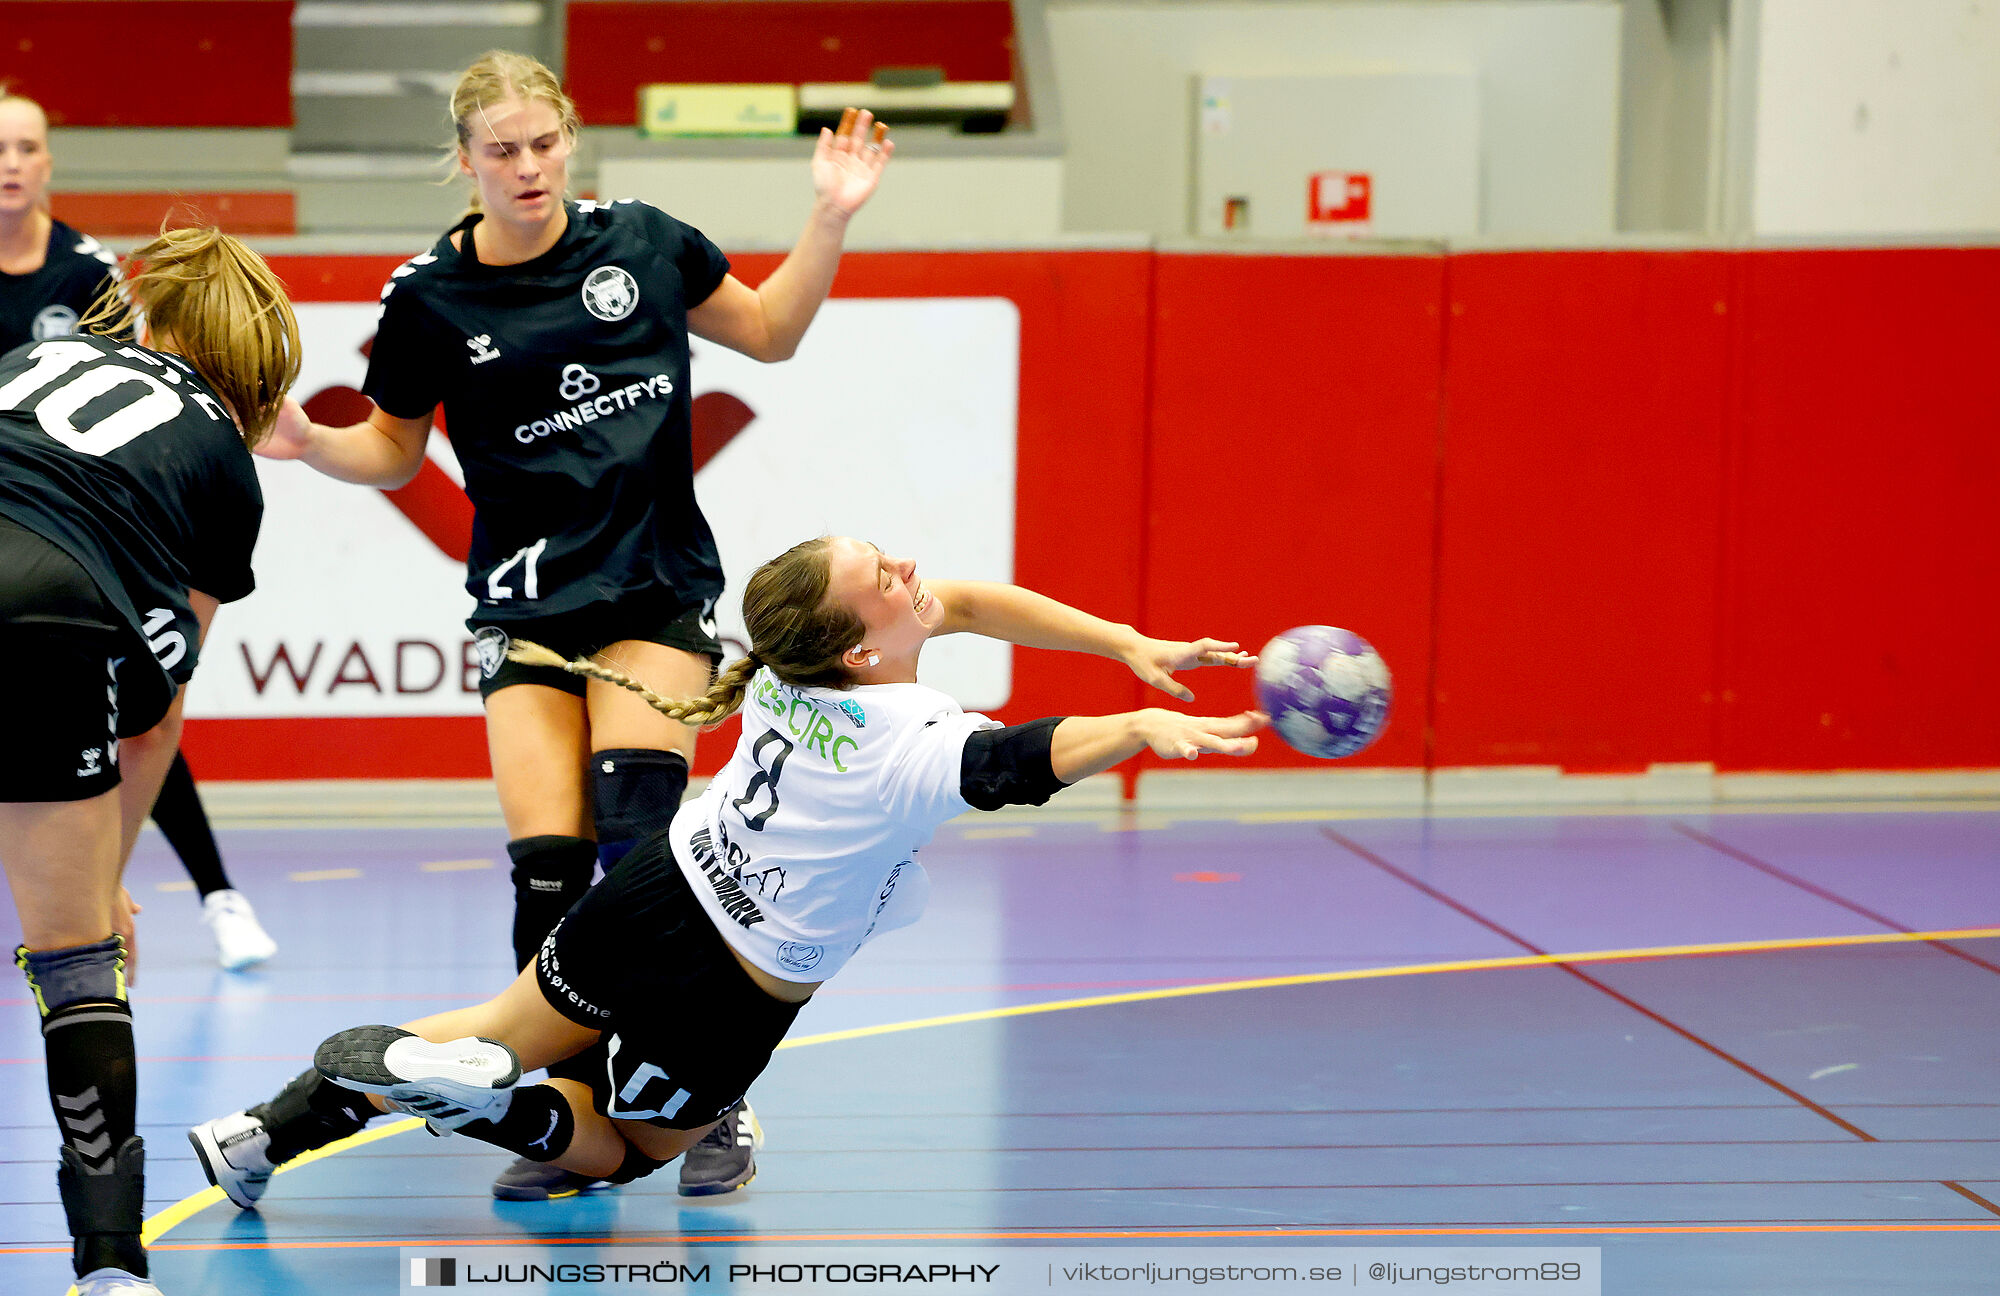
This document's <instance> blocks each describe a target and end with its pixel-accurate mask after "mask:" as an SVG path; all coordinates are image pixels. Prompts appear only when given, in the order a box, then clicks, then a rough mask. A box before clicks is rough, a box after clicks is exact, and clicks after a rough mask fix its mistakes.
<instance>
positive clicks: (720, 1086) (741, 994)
mask: <svg viewBox="0 0 2000 1296" xmlns="http://www.w3.org/2000/svg"><path fill="white" fill-rule="evenodd" d="M671 851H672V848H671V847H670V846H669V845H668V842H667V834H666V833H665V832H664V831H662V832H658V833H655V834H653V836H651V837H649V838H647V839H646V840H645V841H644V842H643V843H641V844H640V845H639V846H638V847H637V848H636V849H634V850H633V851H632V853H631V854H629V855H627V856H626V857H625V858H624V859H623V860H621V861H619V863H618V865H617V867H615V868H613V869H612V870H611V872H610V873H609V874H608V875H607V876H606V877H605V879H604V880H603V881H602V882H599V883H598V884H597V885H596V886H595V887H592V888H591V889H590V891H589V893H587V894H586V895H585V896H584V897H583V899H581V900H579V901H577V902H576V906H575V907H574V908H572V909H571V910H570V911H569V913H568V914H567V915H566V916H565V917H564V918H563V920H562V921H561V922H560V923H558V924H556V929H555V930H554V931H552V932H550V933H549V937H548V939H547V940H545V941H543V942H542V949H541V953H540V954H539V955H538V956H537V957H536V959H535V971H536V979H537V980H538V981H539V982H540V983H541V987H542V995H543V997H544V998H546V999H547V1000H548V1001H549V1004H550V1006H552V1007H553V1008H554V1009H555V1010H556V1011H557V1012H559V1013H561V1014H562V1015H563V1016H565V1017H567V1018H569V1019H570V1020H571V1021H573V1022H576V1023H577V1024H579V1025H582V1026H588V1027H591V1028H592V1029H593V1030H601V1031H603V1032H604V1034H605V1043H606V1044H607V1045H608V1046H609V1048H610V1052H611V1061H610V1065H609V1067H608V1068H607V1073H606V1074H605V1075H604V1076H602V1077H600V1078H599V1079H597V1080H596V1081H595V1082H594V1083H593V1088H594V1089H595V1090H596V1091H597V1096H598V1105H599V1106H600V1108H601V1109H602V1110H603V1111H604V1113H605V1114H606V1115H607V1116H613V1117H617V1118H619V1119H621V1120H643V1121H645V1122H647V1123H648V1124H651V1125H660V1126H664V1127H665V1128H667V1129H700V1128H701V1127H702V1126H704V1125H708V1124H712V1123H713V1122H714V1121H716V1120H717V1119H719V1118H720V1117H721V1116H722V1114H723V1113H724V1112H727V1111H728V1110H729V1109H730V1108H731V1107H733V1106H735V1105H736V1103H737V1101H738V1100H739V1099H741V1098H742V1097H743V1095H744V1093H745V1092H747V1091H748V1090H749V1088H750V1082H751V1081H752V1080H755V1079H756V1078H757V1077H758V1076H759V1075H761V1074H763V1071H764V1068H765V1067H766V1066H768V1065H769V1064H770V1061H771V1052H772V1050H774V1049H776V1048H777V1047H778V1044H779V1041H781V1040H783V1039H784V1038H785V1032H786V1031H788V1030H790V1029H791V1028H792V1022H793V1020H794V1019H795V1018H797V1017H798V1015H799V1009H800V1008H802V1007H804V1006H805V1005H803V1004H795V1003H785V1002H784V1001H782V1000H779V999H773V998H772V997H771V996H770V995H768V994H766V993H764V991H763V990H762V989H760V988H759V987H758V985H757V983H756V982H755V981H752V980H751V979H750V977H749V975H748V974H747V973H745V972H744V971H743V968H742V965H740V964H739V963H737V961H736V958H735V956H734V955H732V954H731V953H730V952H729V947H728V946H727V945H725V944H724V943H723V940H722V937H721V935H720V934H718V933H717V932H716V930H715V924H714V922H712V921H711V920H710V919H709V916H708V914H707V913H706V912H705V911H704V910H703V909H702V907H701V901H699V900H697V899H696V898H695V894H694V892H693V890H691V889H690V888H689V887H688V884H687V879H686V878H685V877H683V876H682V875H681V869H680V865H678V864H676V863H675V862H674V858H673V855H672V853H671Z"/></svg>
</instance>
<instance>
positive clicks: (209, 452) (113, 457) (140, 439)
mask: <svg viewBox="0 0 2000 1296" xmlns="http://www.w3.org/2000/svg"><path fill="white" fill-rule="evenodd" d="M0 514H5V515H6V516H7V517H8V518H10V519H12V520H13V521H14V522H16V523H18V524H19V525H21V526H24V527H26V528H27V529H28V530H30V531H33V532H34V533H36V534H37V535H39V536H41V537H42V538H43V539H45V540H47V541H49V542H50V543H51V544H54V545H56V546H57V547H58V548H60V549H62V550H63V551H64V552H66V553H68V554H69V556H70V557H72V558H74V559H76V561H77V562H78V563H80V564H81V565H82V566H83V568H84V570H85V571H87V572H89V573H90V578H91V580H93V581H95V582H96V584H97V587H98V589H99V590H100V591H102V592H103V594H104V597H105V598H106V600H108V601H109V602H110V603H111V604H112V606H114V607H116V608H117V609H118V611H119V612H120V613H121V614H122V615H123V617H124V619H125V621H126V622H127V624H129V625H130V626H131V628H132V630H133V631H134V632H135V633H137V634H138V635H139V637H140V638H141V639H142V640H144V641H145V642H146V643H148V644H149V645H150V646H151V648H152V653H153V657H154V659H155V660H157V661H158V663H159V666H160V667H161V669H163V670H164V671H165V672H166V673H167V675H168V676H169V677H170V678H171V679H172V680H173V681H174V683H176V684H184V683H186V682H187V679H188V676H190V675H192V674H193V673H194V666H195V658H196V656H197V654H198V652H199V649H200V645H201V636H200V633H199V627H198V625H197V623H196V621H195V617H194V613H193V611H192V609H190V607H189V606H188V591H189V590H190V589H197V590H200V591H201V592H202V593H204V594H209V595H213V596H214V597H215V598H216V599H218V600H220V601H221V602H224V603H229V602H233V601H234V600H236V599H240V598H242V597H243V596H244V595H246V594H248V593H250V591H251V590H252V589H254V588H255V587H256V581H255V579H254V578H253V577H252V575H251V572H250V551H251V549H252V548H253V547H254V546H255V545H256V543H257V528H258V526H259V525H260V524H261V523H262V521H263V518H264V495H263V492H262V491H261V490H259V489H258V486H257V470H256V468H255V466H254V465H253V464H252V462H251V458H250V452H249V451H248V450H247V449H245V448H244V446H243V438H242V437H241V436H240V435H239V434H238V433H237V430H236V424H235V423H234V422H232V421H231V419H230V417H229V411H228V409H227V408H226V407H225V406H224V405H223V404H222V402H221V401H220V400H218V399H217V398H216V396H215V392H214V390H213V389H211V388H210V387H209V385H208V384H207V383H206V382H204V381H202V379H201V377H200V376H199V375H198V374H196V373H195V371H194V368H193V367H192V366H191V365H189V364H188V363H187V362H186V361H185V360H183V359H181V358H180V357H179V356H177V355H169V354H166V353H163V352H158V351H149V350H147V349H146V348H144V347H141V346H135V345H132V344H130V343H121V342H117V341H113V340H111V339H108V338H103V337H98V336H96V335H94V334H80V335H78V336H75V337H67V338H58V339H55V340H52V341H48V342H35V343H31V344H29V345H27V346H24V347H17V348H16V349H14V350H13V351H10V352H8V353H7V354H6V355H5V356H0ZM130 668H131V667H130V664H129V663H128V665H127V667H126V669H130Z"/></svg>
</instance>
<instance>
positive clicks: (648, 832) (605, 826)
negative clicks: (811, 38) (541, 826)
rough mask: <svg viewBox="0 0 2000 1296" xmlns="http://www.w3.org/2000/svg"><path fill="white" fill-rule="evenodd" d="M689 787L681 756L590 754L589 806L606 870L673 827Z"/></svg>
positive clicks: (633, 750) (624, 751)
mask: <svg viewBox="0 0 2000 1296" xmlns="http://www.w3.org/2000/svg"><path fill="white" fill-rule="evenodd" d="M687 785H688V763H687V757H685V756H683V755H681V754H680V753H679V752H676V751H657V750H655V749H653V748H650V747H619V748H615V749H613V750H611V751H601V752H593V753H592V754H591V757H590V804H591V806H592V812H591V813H592V815H593V817H594V820H595V822H596V825H597V843H598V845H597V855H598V858H599V859H600V860H601V861H603V864H604V867H605V868H607V869H608V868H610V867H611V866H612V865H613V864H616V863H617V862H618V861H619V860H621V859H623V858H624V857H625V854H626V852H628V851H630V850H631V849H632V847H633V846H635V845H637V844H638V843H639V842H641V841H644V840H645V839H646V838H648V837H650V836H652V835H653V834H654V833H656V832H658V831H660V829H662V828H664V827H666V826H667V825H668V824H670V823H672V822H673V819H674V811H676V810H678V809H680V805H681V796H682V794H683V793H685V792H686V791H687Z"/></svg>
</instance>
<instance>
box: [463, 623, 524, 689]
mask: <svg viewBox="0 0 2000 1296" xmlns="http://www.w3.org/2000/svg"><path fill="white" fill-rule="evenodd" d="M513 646H514V645H513V641H512V640H511V639H509V638H508V637H507V632H506V631H505V630H502V629H501V628H500V627H499V626H481V627H479V629H478V630H476V631H474V632H473V635H472V650H473V651H474V652H476V653H478V654H479V671H480V673H481V674H482V675H484V676H486V678H487V679H492V678H493V677H494V676H495V675H497V674H499V673H500V663H501V662H503V661H506V660H507V650H508V649H509V648H511V647H513Z"/></svg>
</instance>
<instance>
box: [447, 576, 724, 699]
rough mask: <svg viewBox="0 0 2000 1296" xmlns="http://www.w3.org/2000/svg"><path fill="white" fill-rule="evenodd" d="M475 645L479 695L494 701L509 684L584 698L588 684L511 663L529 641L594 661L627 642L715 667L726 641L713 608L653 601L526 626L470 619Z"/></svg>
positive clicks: (530, 621)
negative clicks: (513, 649)
mask: <svg viewBox="0 0 2000 1296" xmlns="http://www.w3.org/2000/svg"><path fill="white" fill-rule="evenodd" d="M465 625H466V628H467V629H468V630H470V631H472V642H473V646H474V647H475V648H476V649H477V650H478V653H479V696H480V697H482V698H489V697H492V696H493V694H494V693H495V692H497V691H499V690H500V689H503V688H506V687H507V686H508V685H509V684H542V685H546V686H547V687H549V688H553V689H561V690H562V691H563V692H565V693H570V694H574V695H575V696H577V697H582V696H583V693H584V688H585V685H586V684H587V683H588V681H586V680H585V679H584V677H583V676H581V675H572V674H571V673H570V672H568V671H565V670H557V669H556V668H555V667H553V666H523V665H522V664H521V663H519V662H514V661H508V660H507V647H508V645H509V644H510V643H511V642H512V641H513V640H515V639H527V640H530V641H532V642H534V643H538V644H540V645H541V646H542V647H544V648H550V649H553V650H554V651H556V652H559V653H561V654H562V655H563V656H565V657H588V656H589V655H590V654H592V653H594V652H598V651H601V650H602V649H604V648H607V647H609V646H610V645H612V644H615V643H618V642H619V641H620V640H624V639H636V640H638V641H639V642H640V643H656V644H664V645H666V646H667V647H669V648H679V649H680V650H681V651H683V652H691V653H694V654H695V655H696V656H705V657H707V658H708V659H709V662H710V663H711V664H714V663H719V662H721V660H722V641H721V640H719V639H717V638H716V637H715V615H714V612H713V611H712V609H711V607H710V606H709V605H705V604H699V603H698V604H696V605H694V606H693V607H685V606H681V605H679V604H661V603H659V602H657V601H654V600H651V599H626V600H622V601H620V602H617V603H599V604H595V605H593V606H591V607H587V608H579V609H578V610H576V611H575V612H563V613H559V614H557V615H555V616H547V617H534V618H531V619H528V620H522V621H481V620H480V619H479V618H478V617H471V618H469V619H468V620H467V621H466V623H465Z"/></svg>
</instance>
